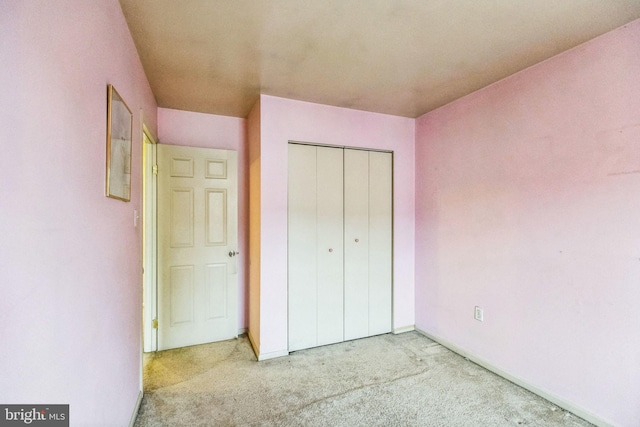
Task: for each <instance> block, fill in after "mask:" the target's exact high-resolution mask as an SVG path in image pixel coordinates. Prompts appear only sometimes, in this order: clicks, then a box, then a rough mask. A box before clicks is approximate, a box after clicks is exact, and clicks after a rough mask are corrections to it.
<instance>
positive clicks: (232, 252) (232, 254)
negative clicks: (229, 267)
mask: <svg viewBox="0 0 640 427" xmlns="http://www.w3.org/2000/svg"><path fill="white" fill-rule="evenodd" d="M236 255H240V252H236V251H229V256H230V257H234V256H236Z"/></svg>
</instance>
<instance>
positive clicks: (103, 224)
mask: <svg viewBox="0 0 640 427" xmlns="http://www.w3.org/2000/svg"><path fill="white" fill-rule="evenodd" d="M0 57H1V58H2V66H0V81H2V82H3V83H4V84H3V89H2V96H0V123H2V126H1V127H0V144H1V146H2V155H1V156H0V173H1V174H2V175H1V176H2V179H0V204H1V207H0V236H1V237H0V290H1V294H0V295H1V296H0V342H1V344H0V378H1V385H0V402H2V403H25V404H26V403H68V404H70V405H71V425H74V426H97V425H105V426H106V425H110V426H115V425H120V426H122V425H127V424H128V423H129V419H130V417H131V415H132V413H133V411H134V407H135V403H136V399H137V398H138V394H139V392H140V377H141V369H140V368H141V361H140V354H141V330H142V329H141V312H142V310H141V297H142V280H141V230H140V228H134V226H133V215H134V210H138V212H140V211H141V208H142V201H141V168H140V164H141V151H142V149H141V135H142V134H141V129H142V127H141V126H142V125H141V116H142V115H143V114H144V117H145V121H146V124H147V126H148V127H149V128H150V129H152V130H153V131H155V129H156V103H155V100H154V98H153V95H152V93H151V90H150V88H149V85H148V83H147V80H146V78H145V75H144V73H143V70H142V66H141V64H140V61H139V58H138V55H137V53H136V50H135V47H134V44H133V42H132V39H131V36H130V34H129V30H128V28H127V25H126V23H125V20H124V16H123V14H122V11H121V9H120V5H119V3H118V1H117V0H105V1H100V2H87V1H84V0H68V1H55V2H51V1H49V0H41V1H37V0H31V1H4V2H0ZM107 83H112V84H113V85H114V86H115V87H116V89H117V90H118V92H119V93H120V94H121V95H122V97H123V98H124V99H125V101H126V102H127V104H128V105H129V107H130V109H131V110H132V111H133V114H134V123H133V128H134V138H135V140H134V145H133V161H132V165H133V169H132V200H131V202H130V203H125V202H122V201H118V200H115V199H108V198H106V197H105V196H104V191H105V190H104V187H105V150H106V149H105V146H106V117H107V113H106V95H107ZM141 110H142V111H141Z"/></svg>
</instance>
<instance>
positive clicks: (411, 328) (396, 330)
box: [393, 325, 416, 335]
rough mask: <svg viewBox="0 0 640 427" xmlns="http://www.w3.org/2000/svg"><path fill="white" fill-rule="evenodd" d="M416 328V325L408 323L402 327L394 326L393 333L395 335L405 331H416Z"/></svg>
mask: <svg viewBox="0 0 640 427" xmlns="http://www.w3.org/2000/svg"><path fill="white" fill-rule="evenodd" d="M415 330H416V326H415V325H407V326H402V327H400V328H394V329H393V334H394V335H398V334H402V333H405V332H411V331H415Z"/></svg>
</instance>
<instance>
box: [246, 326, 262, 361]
mask: <svg viewBox="0 0 640 427" xmlns="http://www.w3.org/2000/svg"><path fill="white" fill-rule="evenodd" d="M247 337H248V338H249V344H251V348H252V349H253V353H254V354H255V355H256V358H257V357H258V354H260V350H259V349H258V345H257V344H256V342H255V340H254V339H253V335H251V331H248V332H247ZM258 360H260V359H258Z"/></svg>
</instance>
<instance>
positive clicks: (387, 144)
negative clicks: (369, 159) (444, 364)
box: [258, 95, 415, 355]
mask: <svg viewBox="0 0 640 427" xmlns="http://www.w3.org/2000/svg"><path fill="white" fill-rule="evenodd" d="M414 123H415V122H414V120H413V119H407V118H403V117H395V116H389V115H384V114H375V113H369V112H364V111H357V110H349V109H345V108H337V107H330V106H326V105H319V104H312V103H307V102H300V101H293V100H289V99H284V98H276V97H272V96H266V95H262V96H261V97H260V126H261V129H260V149H261V153H260V168H261V169H260V180H261V182H260V186H261V200H260V215H261V219H260V226H261V231H260V233H261V235H260V245H261V249H260V251H261V253H260V268H261V272H260V280H261V282H260V292H261V299H260V336H259V338H258V339H259V341H260V354H261V355H265V354H266V355H268V354H270V353H271V354H279V353H281V352H285V351H286V350H287V345H288V344H287V156H288V151H287V144H288V141H289V140H295V141H306V142H313V143H318V144H333V145H345V146H351V147H365V148H373V149H384V150H393V152H394V162H395V169H394V250H395V253H396V256H395V261H394V295H393V298H394V300H393V301H394V321H393V325H394V328H401V327H405V326H412V325H413V324H414V312H413V308H414V267H415V266H414V257H413V253H412V252H413V251H412V250H411V248H413V247H414V220H415V217H414V178H415V177H414V161H413V155H414V135H415V126H414Z"/></svg>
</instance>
